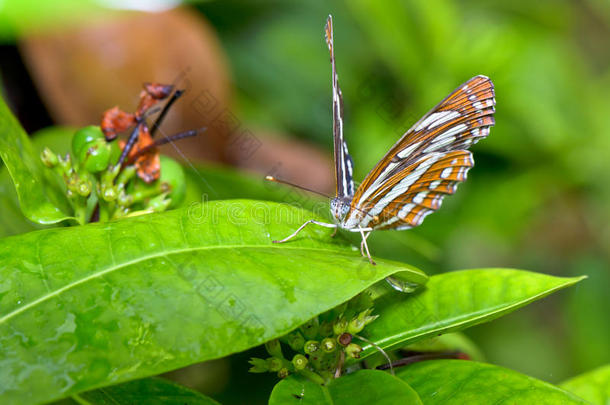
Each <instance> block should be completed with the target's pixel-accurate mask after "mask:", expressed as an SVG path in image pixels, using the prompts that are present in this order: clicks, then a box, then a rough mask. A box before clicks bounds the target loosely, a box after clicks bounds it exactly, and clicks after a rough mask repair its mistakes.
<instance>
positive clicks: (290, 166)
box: [227, 131, 335, 195]
mask: <svg viewBox="0 0 610 405" xmlns="http://www.w3.org/2000/svg"><path fill="white" fill-rule="evenodd" d="M227 158H228V159H229V160H231V161H232V162H234V163H235V165H236V166H237V167H240V168H243V169H246V170H250V171H254V172H257V173H260V174H261V175H272V176H275V177H278V178H280V179H283V180H286V181H289V182H291V183H294V184H296V185H299V186H303V187H307V188H310V189H312V190H316V191H320V192H322V193H326V194H328V195H334V192H335V180H334V173H335V168H334V166H333V160H332V154H331V153H329V152H326V151H322V150H320V148H318V147H316V146H314V145H311V144H309V143H306V142H303V141H298V140H296V139H289V138H287V137H286V136H281V135H279V134H274V133H272V132H265V131H253V132H252V133H250V136H249V137H245V136H241V137H229V142H228V144H227Z"/></svg>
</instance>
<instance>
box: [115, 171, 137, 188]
mask: <svg viewBox="0 0 610 405" xmlns="http://www.w3.org/2000/svg"><path fill="white" fill-rule="evenodd" d="M135 175H136V167H135V166H125V167H124V168H123V170H121V173H119V177H117V179H116V185H117V186H119V187H121V188H125V186H126V185H127V183H128V182H129V181H131V180H132V179H133V178H134V177H135Z"/></svg>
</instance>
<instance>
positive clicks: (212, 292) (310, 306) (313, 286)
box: [0, 200, 427, 403]
mask: <svg viewBox="0 0 610 405" xmlns="http://www.w3.org/2000/svg"><path fill="white" fill-rule="evenodd" d="M310 216H311V214H310V213H308V212H307V211H302V210H297V209H295V208H293V207H290V206H286V205H281V204H275V203H263V202H256V201H247V200H233V201H218V202H211V203H209V204H207V205H195V206H191V207H189V209H183V210H176V211H171V212H166V213H162V214H157V215H146V216H140V217H135V218H130V219H125V220H121V221H117V222H110V223H105V224H89V225H85V226H79V227H71V228H53V229H48V230H43V231H37V232H30V233H28V234H24V235H19V236H13V237H8V238H4V239H2V240H0V263H1V264H2V267H1V268H0V308H1V313H0V387H1V388H0V402H2V403H38V402H42V401H48V400H52V399H56V398H60V397H63V396H67V395H69V394H73V393H77V392H80V391H84V390H87V389H91V388H95V387H99V386H104V385H110V384H116V383H120V382H122V381H125V380H128V379H134V378H141V377H147V376H151V375H156V374H159V373H161V372H164V371H168V370H171V369H175V368H179V367H183V366H186V365H189V364H192V363H195V362H200V361H204V360H207V359H212V358H218V357H223V356H226V355H228V354H231V353H234V352H238V351H242V350H245V349H247V348H249V347H253V346H256V345H259V344H261V343H262V342H264V341H267V340H269V339H271V338H273V337H277V336H280V335H282V334H285V333H286V332H288V331H290V330H291V329H293V328H295V327H297V326H298V325H300V324H302V323H303V322H304V321H306V320H308V319H310V318H311V317H313V316H315V315H317V314H319V313H321V312H324V311H326V310H328V309H330V308H332V307H334V306H336V305H338V304H339V303H341V302H344V301H346V300H347V299H349V298H351V297H352V296H354V295H356V294H357V293H359V292H360V291H362V290H364V289H365V288H367V287H368V286H370V285H371V284H373V283H375V282H377V281H379V280H382V279H383V278H384V277H386V276H388V275H390V274H393V273H396V272H403V273H402V275H403V277H406V278H408V279H410V280H411V282H413V283H417V284H423V283H425V282H426V281H427V277H426V276H425V275H424V274H423V273H422V272H421V271H419V270H417V269H414V268H410V267H409V266H407V265H403V264H399V263H395V262H389V261H385V260H378V261H377V263H378V265H377V266H371V265H370V264H369V263H368V261H367V260H365V259H363V258H361V257H360V252H359V250H358V249H357V248H355V247H353V246H351V245H349V244H346V243H342V242H341V241H340V240H337V239H335V240H333V239H331V238H330V234H331V230H330V229H327V228H320V227H311V228H308V229H306V230H304V231H303V233H302V234H301V235H299V237H298V238H295V239H294V241H291V242H290V243H285V244H281V245H278V244H273V243H272V242H271V241H272V240H273V239H276V238H278V237H282V236H285V235H287V234H289V233H291V232H292V231H293V230H294V228H295V227H296V226H298V225H299V224H301V223H302V222H303V221H304V220H306V219H308V218H309V217H310Z"/></svg>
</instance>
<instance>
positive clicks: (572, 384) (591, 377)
mask: <svg viewBox="0 0 610 405" xmlns="http://www.w3.org/2000/svg"><path fill="white" fill-rule="evenodd" d="M559 386H560V387H561V388H563V389H564V390H566V391H570V392H572V393H574V394H576V395H578V396H579V397H581V398H583V399H586V400H587V401H589V402H591V403H592V404H594V405H607V404H608V403H610V365H606V366H603V367H599V368H597V369H595V370H593V371H589V372H588V373H585V374H581V375H579V376H577V377H574V378H570V379H569V380H568V381H564V382H563V383H561V384H559Z"/></svg>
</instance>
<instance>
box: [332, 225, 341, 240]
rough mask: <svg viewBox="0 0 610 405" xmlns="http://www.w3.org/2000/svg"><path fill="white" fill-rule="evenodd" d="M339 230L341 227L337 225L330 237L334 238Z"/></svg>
mask: <svg viewBox="0 0 610 405" xmlns="http://www.w3.org/2000/svg"><path fill="white" fill-rule="evenodd" d="M338 230H339V227H338V226H336V227H335V230H334V231H333V233H332V235H330V237H331V238H334V237H335V235H337V231H338Z"/></svg>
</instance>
